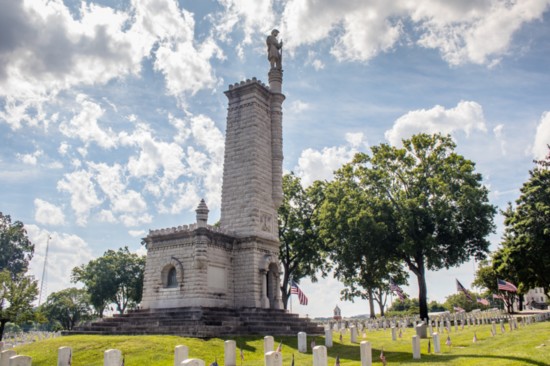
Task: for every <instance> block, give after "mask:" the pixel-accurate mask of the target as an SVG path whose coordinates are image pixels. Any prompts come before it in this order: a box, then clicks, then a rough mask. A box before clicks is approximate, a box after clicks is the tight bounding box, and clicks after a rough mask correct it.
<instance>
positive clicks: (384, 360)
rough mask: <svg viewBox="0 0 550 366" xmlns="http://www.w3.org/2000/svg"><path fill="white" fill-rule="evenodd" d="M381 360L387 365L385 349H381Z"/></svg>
mask: <svg viewBox="0 0 550 366" xmlns="http://www.w3.org/2000/svg"><path fill="white" fill-rule="evenodd" d="M380 361H382V365H384V366H386V356H384V350H383V349H382V350H380Z"/></svg>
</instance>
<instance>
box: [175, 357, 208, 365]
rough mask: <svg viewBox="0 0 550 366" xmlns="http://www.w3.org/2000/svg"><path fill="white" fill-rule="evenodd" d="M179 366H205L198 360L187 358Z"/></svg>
mask: <svg viewBox="0 0 550 366" xmlns="http://www.w3.org/2000/svg"><path fill="white" fill-rule="evenodd" d="M180 366H205V363H204V361H203V360H199V359H198V358H188V359H187V360H183V361H181V364H180Z"/></svg>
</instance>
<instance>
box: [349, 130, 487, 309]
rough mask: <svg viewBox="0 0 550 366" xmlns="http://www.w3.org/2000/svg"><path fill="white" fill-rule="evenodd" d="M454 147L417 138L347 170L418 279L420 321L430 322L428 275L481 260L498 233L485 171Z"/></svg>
mask: <svg viewBox="0 0 550 366" xmlns="http://www.w3.org/2000/svg"><path fill="white" fill-rule="evenodd" d="M455 148H456V145H455V143H454V142H453V140H452V139H451V137H450V136H442V135H440V134H437V135H427V134H418V135H415V136H413V137H411V139H409V140H403V147H402V148H398V147H394V146H390V145H388V144H381V145H378V146H374V147H372V156H369V155H367V154H364V153H361V154H357V155H356V156H355V158H354V160H353V162H352V163H350V164H349V165H350V166H349V167H348V168H346V169H349V170H350V171H351V173H352V174H353V175H354V176H355V179H356V180H357V182H358V184H360V185H361V187H362V189H363V191H364V192H367V193H368V195H367V197H365V199H368V200H369V201H370V202H373V203H372V205H373V207H374V208H375V209H376V210H382V211H383V212H384V215H382V216H387V217H388V218H387V219H385V221H383V222H384V223H385V228H386V230H388V233H387V234H385V237H386V238H387V241H385V242H384V245H386V246H388V247H390V248H391V249H392V253H393V254H392V257H393V258H397V259H399V260H401V261H403V262H404V263H405V264H406V265H407V267H408V268H409V270H410V271H411V272H412V273H413V274H415V276H416V278H417V280H418V287H419V293H418V301H419V308H420V311H419V312H420V317H421V318H427V317H428V304H427V292H428V290H427V286H426V271H427V270H431V271H436V270H440V269H443V268H450V267H453V266H457V265H459V264H461V263H463V262H465V261H467V260H468V259H470V258H471V257H475V258H477V259H483V258H484V257H485V255H486V253H487V252H488V248H489V242H488V241H487V240H486V236H487V235H488V234H489V233H491V232H492V231H493V230H494V224H493V216H494V214H495V208H494V207H493V206H492V205H490V204H489V202H488V191H487V188H486V187H484V186H483V185H482V184H481V181H482V177H481V174H479V173H476V172H475V164H474V163H473V162H472V161H470V160H467V159H465V158H464V157H463V156H461V155H459V154H457V153H455V152H454V149H455ZM386 211H388V213H385V212H386Z"/></svg>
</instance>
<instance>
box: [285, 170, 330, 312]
mask: <svg viewBox="0 0 550 366" xmlns="http://www.w3.org/2000/svg"><path fill="white" fill-rule="evenodd" d="M322 192H323V190H322V183H321V182H315V183H314V184H313V185H312V186H310V187H308V188H304V187H303V186H302V183H301V181H300V178H298V177H296V176H295V175H294V173H290V174H285V175H284V176H283V203H282V204H281V206H280V207H279V211H278V214H279V215H278V217H279V241H280V242H281V245H280V247H279V260H280V261H281V264H282V266H283V269H284V274H283V281H282V284H281V292H282V296H283V299H282V300H283V305H284V308H285V309H286V308H287V304H288V299H289V296H290V288H289V282H290V280H293V281H295V282H297V283H299V282H300V279H302V278H304V277H307V276H309V277H310V278H311V279H312V280H313V281H315V280H316V277H315V274H316V271H317V270H319V269H321V267H322V265H323V254H322V252H321V251H320V250H319V249H320V242H319V233H318V228H317V224H316V215H317V209H318V206H319V204H320V202H322Z"/></svg>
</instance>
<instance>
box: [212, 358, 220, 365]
mask: <svg viewBox="0 0 550 366" xmlns="http://www.w3.org/2000/svg"><path fill="white" fill-rule="evenodd" d="M210 366H218V359H217V358H215V359H214V362H212V363H211V364H210Z"/></svg>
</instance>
